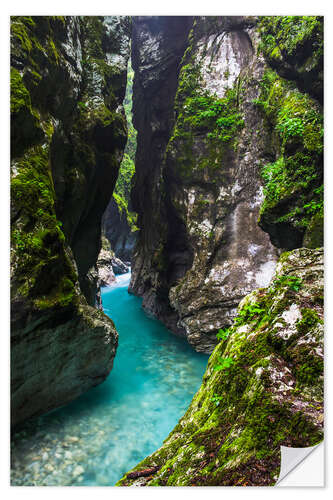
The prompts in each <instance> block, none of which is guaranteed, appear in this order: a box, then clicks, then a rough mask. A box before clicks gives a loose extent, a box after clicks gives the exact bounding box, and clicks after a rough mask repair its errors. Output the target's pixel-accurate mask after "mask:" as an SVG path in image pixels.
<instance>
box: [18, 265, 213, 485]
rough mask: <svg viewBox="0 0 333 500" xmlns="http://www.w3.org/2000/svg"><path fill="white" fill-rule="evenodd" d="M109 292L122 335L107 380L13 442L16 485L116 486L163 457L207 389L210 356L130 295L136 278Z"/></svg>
mask: <svg viewBox="0 0 333 500" xmlns="http://www.w3.org/2000/svg"><path fill="white" fill-rule="evenodd" d="M117 279H118V281H117V284H116V285H114V286H113V287H108V288H104V289H103V290H102V301H103V307H104V311H105V313H106V314H108V315H109V316H111V317H112V319H113V321H114V322H115V325H116V328H117V330H118V332H119V346H118V350H117V355H116V358H115V361H114V368H113V370H112V372H111V374H110V375H109V377H108V378H107V380H106V381H105V382H104V383H103V384H101V385H99V386H98V387H95V388H93V389H91V390H90V391H89V392H87V393H86V394H84V395H83V396H81V397H80V398H79V399H77V400H76V401H74V402H73V403H71V404H69V405H67V406H66V407H63V408H61V409H59V410H57V411H54V412H52V413H50V414H48V415H46V416H43V417H40V418H38V419H35V420H34V421H31V422H29V423H28V424H27V425H26V427H25V428H24V430H20V432H18V433H16V434H15V435H14V436H13V438H12V471H11V484H12V485H50V486H51V485H59V486H60V485H64V486H66V485H80V486H112V485H114V484H115V483H116V482H117V481H118V480H119V479H120V478H121V477H122V476H123V474H124V473H125V472H127V471H128V470H129V469H130V468H131V467H133V466H134V465H135V464H136V463H138V462H139V461H140V460H141V459H143V458H144V457H146V456H147V455H149V454H150V453H152V452H153V451H154V450H156V449H157V448H158V447H159V446H160V445H161V444H162V442H163V440H164V439H165V438H166V437H167V435H168V433H169V432H170V431H171V430H172V429H173V427H174V426H175V424H176V423H177V421H178V420H179V418H180V417H181V416H182V415H183V413H184V411H185V410H186V408H187V406H188V405H189V403H190V401H191V399H192V397H193V395H194V393H195V392H196V391H197V389H198V388H199V386H200V383H201V379H202V376H203V373H204V371H205V367H206V364H207V359H208V356H207V355H204V354H199V353H196V352H195V351H193V349H192V348H191V347H190V346H189V345H188V344H187V342H186V341H184V340H183V339H180V338H178V337H176V336H174V335H173V334H172V333H170V332H169V331H168V330H167V329H166V328H165V327H164V326H163V325H162V323H160V322H159V321H157V320H155V319H153V318H150V317H149V316H147V315H146V314H145V312H144V311H143V309H142V308H141V299H139V298H138V297H135V296H133V295H129V294H128V292H127V287H128V284H129V280H130V274H129V273H128V274H126V275H122V276H118V277H117Z"/></svg>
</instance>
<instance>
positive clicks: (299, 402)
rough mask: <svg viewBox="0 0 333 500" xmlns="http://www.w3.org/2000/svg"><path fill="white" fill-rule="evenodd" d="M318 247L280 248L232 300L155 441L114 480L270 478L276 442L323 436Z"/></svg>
mask: <svg viewBox="0 0 333 500" xmlns="http://www.w3.org/2000/svg"><path fill="white" fill-rule="evenodd" d="M323 333H324V328H323V251H322V249H318V250H311V249H306V248H301V249H297V250H293V251H291V252H286V253H284V254H283V255H282V256H281V258H280V261H279V262H278V265H277V267H276V274H275V276H274V278H273V280H272V281H271V283H270V286H269V287H268V288H260V289H258V290H255V291H253V292H252V293H251V294H249V295H247V296H246V297H245V298H244V299H243V300H242V301H241V303H240V305H239V308H238V315H237V317H236V320H235V322H234V323H233V326H232V327H231V328H229V329H228V330H225V331H224V332H223V335H221V337H220V338H221V341H220V343H219V344H218V345H217V347H216V348H215V350H214V351H213V354H212V355H211V357H210V358H209V362H208V367H207V370H206V373H205V375H204V377H203V382H202V385H201V387H200V389H199V391H198V392H197V394H196V395H195V396H194V398H193V400H192V403H191V404H190V406H189V408H188V410H187V411H186V413H185V415H184V416H183V417H182V418H181V419H180V421H179V423H178V424H177V426H176V427H175V428H174V430H173V431H172V432H171V433H170V435H169V436H168V437H167V439H166V440H165V441H164V443H163V445H162V447H161V448H160V449H159V450H157V451H156V452H154V453H153V454H152V455H150V456H149V457H147V458H146V459H145V460H143V461H142V462H141V463H140V464H138V465H137V466H136V467H135V468H134V469H133V470H132V471H131V472H130V473H128V474H126V475H125V476H124V478H123V479H122V480H121V481H119V482H118V483H117V484H118V485H119V486H129V485H136V486H269V485H274V484H275V482H276V480H277V479H278V476H279V471H280V465H281V460H280V446H281V445H283V446H292V447H306V446H313V445H315V444H317V443H318V442H320V441H321V440H322V438H323V418H324V412H323V375H324V373H323Z"/></svg>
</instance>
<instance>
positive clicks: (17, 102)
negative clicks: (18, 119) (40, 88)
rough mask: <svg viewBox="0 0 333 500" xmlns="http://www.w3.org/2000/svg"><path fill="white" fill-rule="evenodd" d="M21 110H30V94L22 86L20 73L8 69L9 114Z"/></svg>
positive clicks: (13, 69)
mask: <svg viewBox="0 0 333 500" xmlns="http://www.w3.org/2000/svg"><path fill="white" fill-rule="evenodd" d="M22 108H27V109H28V110H29V111H30V112H31V111H32V110H31V100H30V94H29V92H28V90H27V89H26V87H25V86H24V84H23V80H22V77H21V75H20V73H19V72H18V71H17V69H15V68H11V69H10V112H11V113H18V112H19V111H20V110H21V109H22Z"/></svg>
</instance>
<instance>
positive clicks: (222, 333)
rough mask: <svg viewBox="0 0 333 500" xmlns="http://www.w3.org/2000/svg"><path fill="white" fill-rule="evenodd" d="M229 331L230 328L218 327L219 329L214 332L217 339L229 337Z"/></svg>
mask: <svg viewBox="0 0 333 500" xmlns="http://www.w3.org/2000/svg"><path fill="white" fill-rule="evenodd" d="M230 333H231V331H230V328H225V329H223V328H220V329H219V331H218V332H217V334H216V338H217V339H218V340H227V338H228V337H229V335H230Z"/></svg>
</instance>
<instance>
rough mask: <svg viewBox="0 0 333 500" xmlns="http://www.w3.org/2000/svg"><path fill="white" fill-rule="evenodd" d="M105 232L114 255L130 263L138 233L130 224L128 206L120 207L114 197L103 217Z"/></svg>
mask: <svg viewBox="0 0 333 500" xmlns="http://www.w3.org/2000/svg"><path fill="white" fill-rule="evenodd" d="M102 225H103V232H104V234H105V236H106V238H107V239H108V240H109V242H110V245H111V248H112V249H113V251H114V253H115V254H116V255H117V257H119V258H120V259H122V260H123V261H125V262H130V261H131V259H132V252H133V248H134V245H135V241H136V232H133V231H132V228H131V226H130V224H129V222H128V210H127V207H126V206H121V204H119V205H118V203H117V202H116V201H115V200H114V198H113V197H112V198H111V200H110V202H109V204H108V206H107V207H106V210H105V212H104V215H103V223H102Z"/></svg>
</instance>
